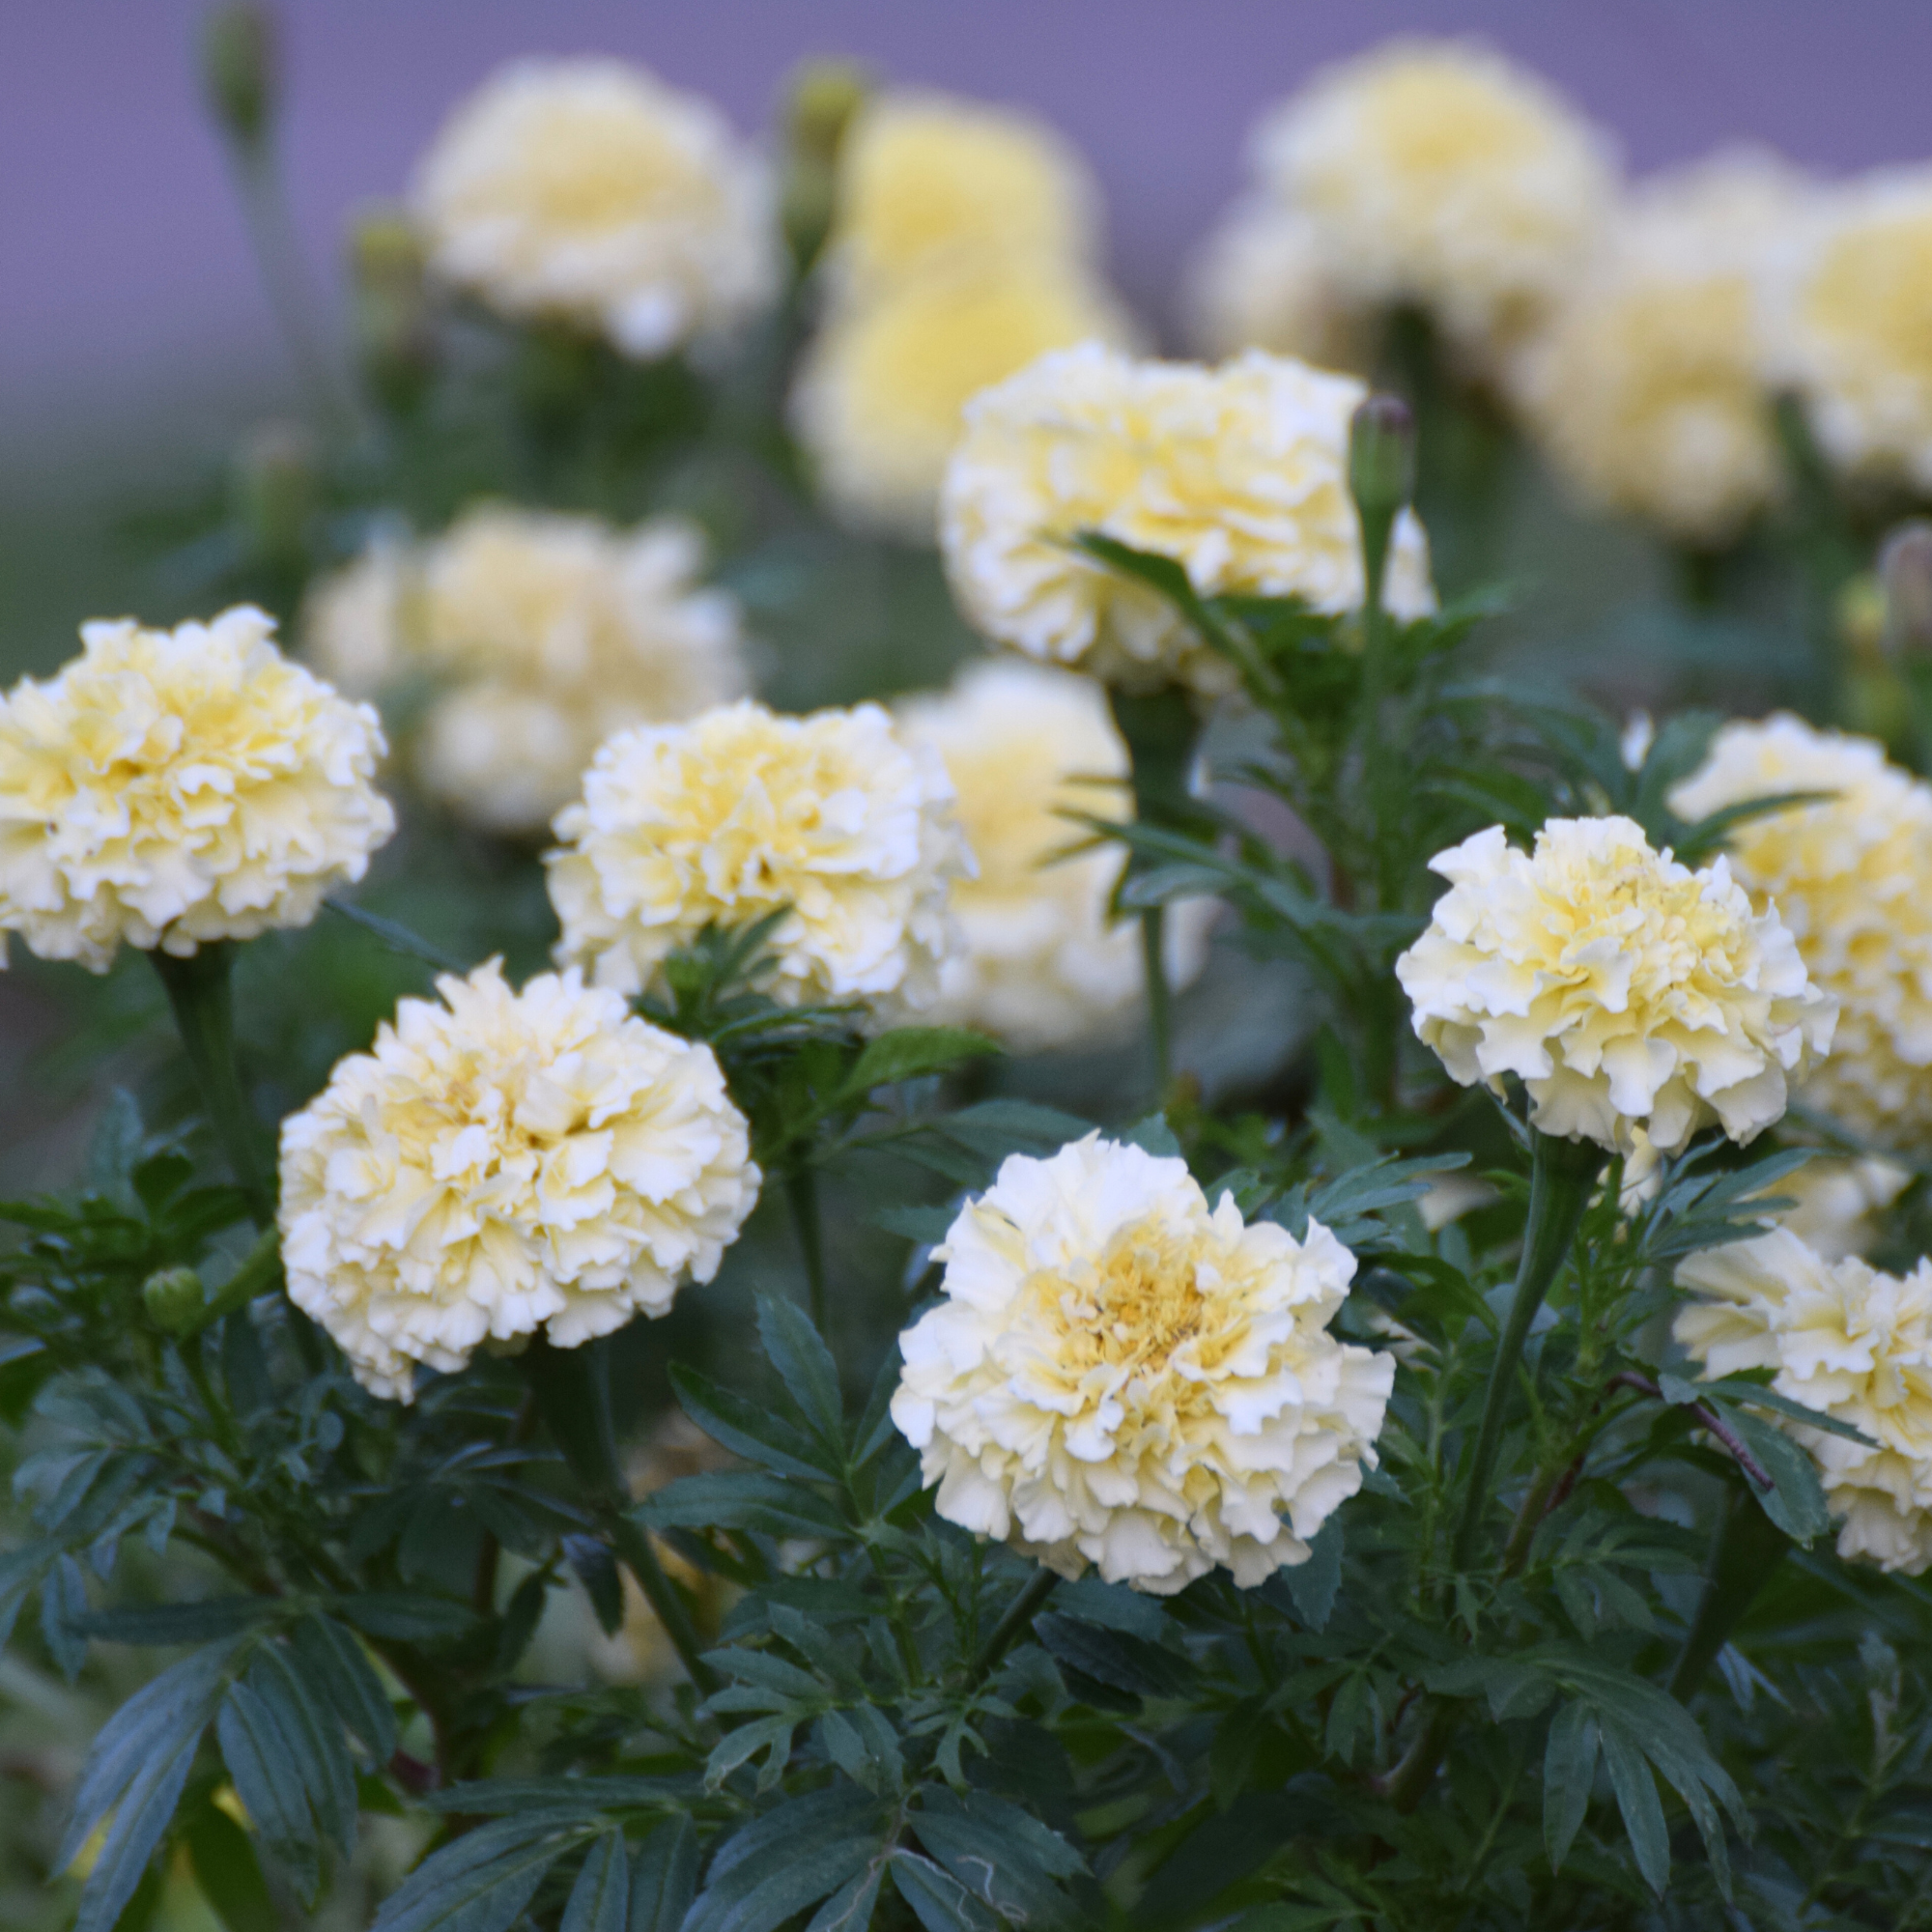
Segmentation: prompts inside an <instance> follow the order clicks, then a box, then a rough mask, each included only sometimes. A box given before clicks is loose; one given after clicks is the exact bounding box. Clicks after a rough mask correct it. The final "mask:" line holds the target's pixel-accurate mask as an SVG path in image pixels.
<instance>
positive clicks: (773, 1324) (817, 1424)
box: [758, 1294, 845, 1454]
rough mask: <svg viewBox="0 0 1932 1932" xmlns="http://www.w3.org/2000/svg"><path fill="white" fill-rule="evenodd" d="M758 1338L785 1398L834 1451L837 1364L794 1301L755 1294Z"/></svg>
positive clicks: (839, 1407) (840, 1406)
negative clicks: (785, 1391)
mask: <svg viewBox="0 0 1932 1932" xmlns="http://www.w3.org/2000/svg"><path fill="white" fill-rule="evenodd" d="M758 1339H759V1340H760V1341H761V1342H763V1344H764V1345H765V1353H766V1354H767V1355H768V1356H770V1357H771V1363H772V1367H773V1368H775V1369H776V1370H777V1371H778V1372H779V1379H780V1380H781V1381H782V1382H783V1383H784V1385H785V1388H786V1390H787V1391H788V1392H789V1394H790V1396H791V1399H792V1400H793V1401H794V1402H795V1403H797V1404H798V1406H799V1407H800V1408H802V1409H803V1410H804V1411H805V1416H806V1420H807V1421H808V1422H810V1424H811V1425H812V1427H813V1428H814V1429H816V1430H817V1432H818V1435H819V1439H820V1440H821V1441H822V1442H823V1443H825V1445H826V1446H827V1447H828V1448H829V1449H830V1450H832V1451H833V1452H834V1453H835V1454H838V1453H839V1452H840V1451H842V1449H843V1448H844V1443H845V1404H844V1399H843V1398H842V1397H841V1396H840V1394H839V1392H838V1363H837V1362H835V1361H834V1360H833V1359H832V1350H830V1349H828V1348H827V1347H826V1346H825V1343H824V1340H823V1338H822V1337H821V1336H820V1335H819V1332H818V1330H817V1329H816V1328H814V1327H813V1326H812V1325H811V1318H810V1316H809V1315H807V1314H806V1312H805V1310H804V1309H802V1308H801V1307H800V1306H799V1305H798V1303H797V1302H795V1301H786V1300H783V1299H781V1297H780V1296H778V1295H775V1294H761V1295H759V1297H758Z"/></svg>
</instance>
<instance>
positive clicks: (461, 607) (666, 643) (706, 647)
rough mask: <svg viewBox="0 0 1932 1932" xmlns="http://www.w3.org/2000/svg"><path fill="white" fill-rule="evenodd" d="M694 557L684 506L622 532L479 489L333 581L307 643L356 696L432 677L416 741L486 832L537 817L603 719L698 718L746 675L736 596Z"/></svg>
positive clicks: (433, 771)
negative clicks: (448, 515)
mask: <svg viewBox="0 0 1932 1932" xmlns="http://www.w3.org/2000/svg"><path fill="white" fill-rule="evenodd" d="M703 564H704V539H703V536H702V534H701V533H700V532H699V531H698V530H697V528H696V526H694V525H692V524H689V523H687V522H685V521H684V520H683V519H682V518H678V517H660V518H654V519H652V520H651V521H649V522H647V523H643V524H639V526H637V527H636V528H635V529H631V530H619V529H616V528H613V527H612V526H611V525H609V524H606V523H604V522H602V521H601V520H600V519H598V518H596V517H580V516H562V515H558V514H555V513H554V512H549V511H542V510H520V509H513V508H510V507H508V506H506V505H502V504H485V505H482V506H480V507H478V508H476V509H473V510H469V511H468V512H466V513H465V514H464V515H463V516H461V517H459V518H458V519H457V521H456V522H455V523H454V524H452V525H451V526H450V527H449V528H448V529H447V530H446V531H445V532H444V533H443V534H442V535H441V536H440V537H438V538H435V539H434V540H432V541H430V542H428V543H425V544H422V545H419V546H415V547H405V546H401V545H398V544H395V543H384V542H379V543H377V544H376V545H374V546H372V547H371V548H370V549H369V550H368V551H367V552H365V553H364V554H363V555H362V556H360V557H359V558H357V559H356V560H355V562H354V563H352V564H349V565H348V566H347V567H346V568H344V569H343V570H340V571H338V572H336V573H335V574H334V575H333V576H332V577H330V578H328V579H326V580H325V581H324V582H322V583H321V584H320V585H319V586H318V587H317V589H316V590H315V592H314V593H313V595H312V596H311V598H310V602H309V608H308V611H307V615H306V621H305V623H304V627H303V637H304V642H305V646H306V649H307V651H308V653H309V655H310V656H311V657H312V658H313V659H314V660H315V661H316V662H317V663H318V664H319V665H320V666H321V667H322V668H324V669H325V670H326V671H327V672H328V673H329V674H330V675H331V676H332V677H334V678H336V680H337V681H338V682H339V683H340V684H342V685H343V687H344V688H345V689H347V690H351V691H355V692H357V693H358V694H363V695H369V696H374V695H376V694H377V693H379V692H381V691H384V690H385V689H393V688H394V687H395V686H397V685H398V684H401V683H406V682H407V681H409V680H411V679H415V680H425V679H426V680H428V681H429V682H430V683H431V685H432V686H433V690H434V695H433V696H432V697H431V699H430V701H429V703H428V705H427V708H426V711H425V713H424V716H423V720H422V724H421V726H420V728H419V730H418V731H417V732H416V733H415V734H414V737H413V741H412V745H411V747H410V749H411V753H412V764H413V766H414V770H415V775H416V777H417V779H418V781H420V782H421V784H422V785H423V788H424V789H425V790H426V791H428V792H429V793H431V794H432V795H433V796H434V797H437V798H440V799H441V800H442V801H443V802H444V803H445V804H447V805H448V806H449V807H450V808H451V810H454V811H455V812H456V813H457V814H458V815H459V816H460V817H463V818H465V819H467V820H469V822H470V823H471V824H474V825H479V826H482V827H484V828H485V829H486V830H488V831H492V832H504V833H529V832H536V831H540V830H541V829H542V828H543V827H544V826H546V825H548V824H549V823H550V821H551V819H552V818H553V817H554V815H555V814H556V812H557V811H559V810H561V809H562V808H563V807H564V806H565V805H567V804H568V803H569V802H570V800H571V799H572V798H573V797H575V796H576V793H577V789H578V782H579V780H580V779H581V778H582V773H583V768H584V766H585V765H587V764H588V763H589V762H590V758H591V754H592V753H594V752H595V751H596V749H597V747H598V746H599V745H600V744H602V743H603V741H604V740H605V738H607V737H608V736H609V735H610V734H611V732H612V731H613V730H618V729H621V728H622V727H623V726H625V725H644V724H663V723H676V722H678V721H680V720H683V719H687V718H693V717H696V714H697V713H698V712H700V711H704V710H708V709H709V708H710V707H711V706H712V705H714V704H722V703H724V702H725V701H726V700H728V699H730V698H733V697H736V696H738V695H739V694H740V693H741V692H742V691H743V690H744V689H745V686H746V684H747V682H748V677H747V672H746V666H745V657H744V650H743V643H742V629H741V626H740V623H739V616H738V605H737V600H736V599H735V598H733V597H732V596H731V594H730V593H729V592H728V591H725V590H718V589H711V588H706V587H704V586H702V585H701V584H700V583H699V582H698V578H699V574H700V572H701V570H702V568H703Z"/></svg>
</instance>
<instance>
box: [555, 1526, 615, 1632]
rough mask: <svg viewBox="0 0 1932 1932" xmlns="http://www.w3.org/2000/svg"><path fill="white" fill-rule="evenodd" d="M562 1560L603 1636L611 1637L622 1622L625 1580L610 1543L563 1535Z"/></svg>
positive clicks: (596, 1538)
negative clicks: (586, 1598)
mask: <svg viewBox="0 0 1932 1932" xmlns="http://www.w3.org/2000/svg"><path fill="white" fill-rule="evenodd" d="M563 1560H564V1561H565V1562H566V1563H568V1564H569V1565H570V1568H571V1571H572V1574H573V1575H575V1577H577V1580H578V1581H579V1582H580V1583H582V1585H583V1594H584V1595H585V1596H586V1597H588V1598H589V1599H590V1607H591V1609H592V1610H593V1611H594V1612H595V1613H596V1617H597V1625H598V1628H599V1629H600V1630H601V1631H603V1633H604V1634H605V1635H606V1636H614V1635H615V1634H617V1632H618V1631H619V1630H620V1629H621V1628H622V1626H623V1622H624V1579H623V1577H621V1576H619V1574H618V1571H617V1559H616V1558H615V1557H614V1556H613V1555H611V1546H610V1545H609V1544H608V1543H606V1542H604V1540H603V1539H602V1538H601V1537H596V1536H566V1537H565V1538H564V1539H563Z"/></svg>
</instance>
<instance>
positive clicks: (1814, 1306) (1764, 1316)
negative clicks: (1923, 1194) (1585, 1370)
mask: <svg viewBox="0 0 1932 1932" xmlns="http://www.w3.org/2000/svg"><path fill="white" fill-rule="evenodd" d="M1677 1279H1678V1282H1679V1283H1680V1284H1681V1285H1682V1286H1683V1287H1685V1288H1688V1289H1690V1290H1692V1291H1694V1292H1695V1293H1696V1294H1697V1295H1698V1296H1700V1297H1701V1298H1700V1299H1699V1300H1697V1301H1695V1302H1693V1303H1691V1304H1690V1306H1689V1307H1687V1308H1684V1309H1683V1310H1681V1311H1680V1312H1679V1314H1678V1317H1677V1324H1676V1332H1677V1339H1678V1341H1679V1342H1680V1343H1682V1344H1683V1346H1684V1347H1685V1349H1686V1350H1689V1351H1690V1354H1691V1355H1692V1356H1693V1357H1694V1358H1695V1359H1696V1360H1697V1361H1698V1362H1700V1363H1702V1364H1703V1366H1704V1368H1705V1370H1706V1372H1707V1373H1708V1374H1709V1375H1710V1376H1712V1377H1713V1378H1719V1377H1723V1376H1730V1375H1737V1374H1740V1373H1742V1372H1744V1371H1746V1370H1749V1369H1772V1370H1775V1371H1776V1373H1775V1375H1774V1376H1773V1378H1772V1383H1771V1386H1772V1387H1773V1388H1774V1389H1776V1392H1777V1393H1778V1394H1779V1395H1781V1396H1785V1397H1787V1398H1788V1399H1789V1400H1790V1401H1792V1402H1796V1403H1802V1404H1803V1405H1804V1406H1805V1407H1806V1408H1809V1409H1815V1410H1817V1411H1818V1412H1819V1413H1820V1414H1823V1415H1828V1416H1830V1417H1832V1418H1833V1421H1837V1422H1849V1423H1850V1424H1851V1425H1852V1426H1853V1427H1854V1428H1855V1429H1859V1430H1861V1431H1862V1432H1863V1433H1864V1434H1865V1435H1867V1436H1869V1437H1870V1438H1871V1444H1872V1446H1869V1447H1868V1446H1866V1445H1865V1444H1863V1443H1860V1442H1853V1441H1849V1440H1847V1439H1846V1438H1845V1437H1844V1436H1842V1435H1828V1434H1827V1433H1826V1432H1825V1431H1823V1430H1820V1429H1813V1428H1810V1427H1808V1426H1807V1425H1805V1424H1804V1423H1801V1422H1795V1421H1787V1420H1785V1419H1783V1418H1781V1417H1773V1418H1770V1419H1772V1420H1774V1421H1776V1423H1777V1426H1778V1427H1779V1428H1781V1429H1783V1430H1785V1431H1786V1432H1787V1433H1788V1434H1789V1435H1791V1436H1793V1437H1794V1438H1795V1439H1796V1440H1797V1441H1799V1442H1801V1443H1803V1444H1804V1447H1805V1448H1806V1449H1808V1450H1809V1451H1810V1453H1811V1456H1812V1459H1813V1461H1815V1462H1816V1463H1817V1464H1818V1473H1819V1476H1820V1478H1821V1479H1822V1480H1823V1482H1824V1486H1825V1500H1826V1502H1827V1503H1828V1504H1829V1505H1830V1506H1831V1509H1832V1512H1833V1515H1834V1516H1838V1517H1841V1518H1843V1523H1842V1525H1841V1527H1840V1528H1839V1531H1838V1554H1839V1555H1840V1556H1845V1557H1866V1558H1868V1559H1869V1560H1871V1561H1872V1562H1874V1563H1876V1564H1878V1566H1879V1567H1880V1568H1881V1569H1884V1570H1902V1571H1904V1572H1905V1573H1906V1574H1907V1575H1908V1576H1917V1575H1918V1573H1919V1572H1920V1571H1922V1570H1924V1569H1925V1568H1926V1567H1927V1566H1928V1565H1932V1262H1925V1261H1921V1262H1920V1263H1919V1264H1918V1266H1917V1267H1916V1268H1914V1269H1913V1271H1912V1272H1911V1273H1910V1274H1909V1275H1906V1276H1905V1277H1904V1278H1903V1279H1902V1280H1901V1279H1900V1278H1899V1277H1898V1276H1896V1275H1889V1274H1881V1273H1880V1272H1879V1271H1878V1270H1877V1269H1875V1268H1871V1267H1868V1266H1867V1265H1866V1264H1864V1263H1863V1262H1861V1261H1860V1260H1858V1259H1857V1258H1856V1257H1855V1256H1848V1257H1846V1258H1845V1259H1844V1260H1842V1261H1836V1262H1828V1261H1826V1260H1824V1259H1823V1258H1822V1257H1821V1256H1819V1255H1818V1254H1816V1253H1814V1252H1813V1251H1812V1250H1811V1249H1810V1248H1808V1247H1806V1246H1805V1244H1804V1242H1803V1241H1802V1240H1800V1239H1799V1237H1798V1236H1796V1235H1794V1234H1793V1233H1792V1232H1791V1231H1790V1230H1789V1229H1788V1228H1779V1229H1777V1230H1776V1231H1775V1232H1774V1233H1772V1234H1769V1235H1764V1236H1759V1237H1758V1238H1757V1239H1755V1240H1749V1241H1733V1242H1731V1243H1729V1244H1728V1245H1727V1246H1724V1247H1720V1248H1708V1249H1706V1250H1705V1251H1704V1252H1703V1253H1702V1254H1696V1255H1692V1256H1691V1257H1690V1260H1688V1261H1687V1262H1685V1263H1683V1264H1682V1265H1681V1266H1680V1267H1679V1268H1678V1270H1677Z"/></svg>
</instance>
